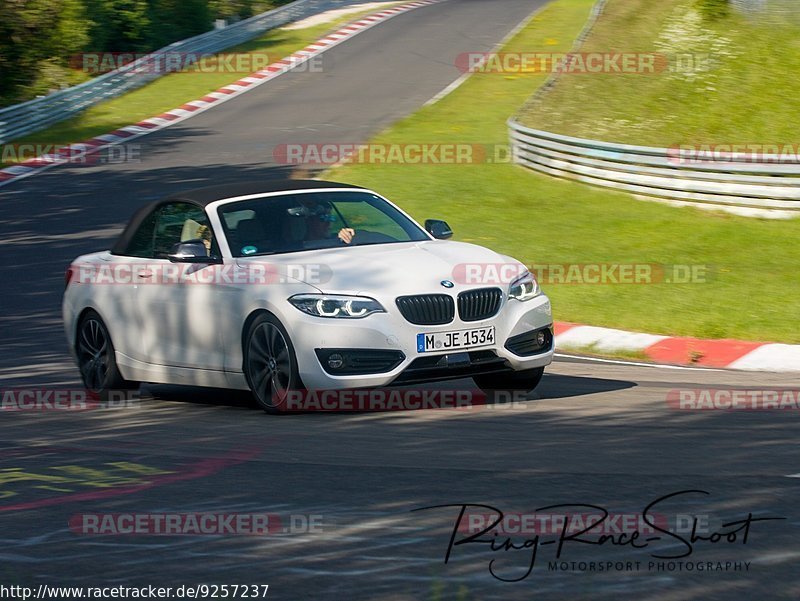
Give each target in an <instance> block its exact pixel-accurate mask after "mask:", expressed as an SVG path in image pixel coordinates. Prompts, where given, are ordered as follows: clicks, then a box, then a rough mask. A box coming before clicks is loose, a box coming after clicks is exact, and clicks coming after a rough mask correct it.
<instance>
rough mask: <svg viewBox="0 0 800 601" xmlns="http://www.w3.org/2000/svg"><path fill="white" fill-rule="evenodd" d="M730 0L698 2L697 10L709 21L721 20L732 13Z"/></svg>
mask: <svg viewBox="0 0 800 601" xmlns="http://www.w3.org/2000/svg"><path fill="white" fill-rule="evenodd" d="M730 8H731V4H730V0H697V9H698V10H699V11H700V12H701V13H702V14H703V16H704V17H706V18H707V19H721V18H723V17H727V16H728V14H729V13H730Z"/></svg>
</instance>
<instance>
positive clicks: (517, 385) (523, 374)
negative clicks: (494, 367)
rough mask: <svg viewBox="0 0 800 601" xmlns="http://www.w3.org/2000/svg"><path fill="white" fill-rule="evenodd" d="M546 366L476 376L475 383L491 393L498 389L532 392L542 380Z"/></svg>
mask: <svg viewBox="0 0 800 601" xmlns="http://www.w3.org/2000/svg"><path fill="white" fill-rule="evenodd" d="M543 375H544V367H536V368H534V369H525V370H522V371H515V372H511V373H500V374H485V375H482V376H475V377H474V378H473V379H474V380H475V384H476V385H477V386H478V388H480V389H481V390H483V391H484V392H487V393H491V392H494V391H496V390H513V391H524V392H526V393H528V392H532V391H533V390H534V389H535V388H536V387H537V386H538V385H539V382H541V380H542V376H543Z"/></svg>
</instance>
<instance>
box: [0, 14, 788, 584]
mask: <svg viewBox="0 0 800 601" xmlns="http://www.w3.org/2000/svg"><path fill="white" fill-rule="evenodd" d="M540 4H541V3H540V2H531V1H523V0H492V1H479V0H447V1H446V2H443V3H441V4H437V5H433V6H428V7H424V8H420V9H417V10H414V11H411V12H409V13H407V14H403V15H401V16H398V17H396V18H394V19H391V20H389V21H387V22H386V23H383V24H381V25H379V26H377V27H375V28H373V29H371V30H368V31H366V32H364V33H362V34H360V35H358V36H356V37H355V38H353V39H351V40H349V41H347V42H345V43H343V44H341V45H339V46H337V47H335V48H334V49H332V50H330V51H329V52H328V53H326V54H325V55H323V56H325V59H324V64H325V70H324V72H323V73H304V72H300V73H290V74H287V75H284V76H281V77H279V78H278V79H277V80H275V81H274V82H271V83H268V84H266V85H264V86H261V87H259V88H257V89H255V90H253V91H251V92H249V93H247V94H244V95H242V96H240V97H239V98H236V99H234V100H232V101H230V102H227V103H225V104H223V105H221V106H219V107H216V108H214V109H211V110H209V111H207V112H205V113H203V114H201V115H199V116H196V117H194V118H192V119H189V120H187V121H185V122H183V123H181V124H179V125H176V126H174V127H171V128H167V129H166V130H163V131H161V132H158V133H155V134H152V135H150V136H145V137H143V138H140V139H139V140H138V141H137V142H138V143H140V144H141V162H139V163H121V164H114V165H95V166H62V167H57V168H54V169H51V170H49V171H47V172H45V173H43V174H41V175H36V176H34V177H31V178H28V179H25V180H22V181H19V182H15V183H13V184H11V185H9V186H6V187H3V188H0V257H1V259H0V260H1V261H2V269H3V274H4V276H5V278H6V284H5V285H4V286H3V292H4V293H3V295H2V300H1V301H0V302H1V303H2V305H0V308H2V311H0V323H2V341H3V343H2V348H1V349H0V388H1V389H3V390H7V389H10V388H36V387H51V388H69V387H75V386H77V385H78V379H77V375H78V374H77V370H76V368H75V367H74V366H73V365H72V363H71V361H70V359H69V357H68V355H67V348H66V342H65V340H64V335H63V331H62V327H61V318H60V300H61V291H62V288H63V273H64V268H65V267H66V266H67V264H68V263H69V261H70V260H71V259H72V258H74V257H75V256H77V255H79V254H81V253H84V252H89V251H93V250H98V249H102V248H107V247H108V246H109V244H110V242H111V240H113V238H114V237H115V236H116V234H117V233H118V232H119V230H120V228H121V227H122V225H123V224H124V223H125V222H126V221H127V219H128V217H129V215H130V214H131V213H132V212H133V210H134V209H135V208H136V207H137V206H139V205H140V204H142V203H144V202H146V201H149V200H152V199H155V198H158V197H161V196H163V195H165V194H168V193H170V192H172V191H175V190H180V189H185V188H189V187H198V186H201V185H204V184H211V183H225V182H234V181H238V180H241V179H252V178H270V177H282V176H285V175H287V173H288V168H287V167H285V166H280V165H275V164H274V162H273V160H272V152H273V149H274V148H275V146H277V145H279V144H282V143H289V142H291V143H308V142H314V143H320V142H359V141H363V140H365V139H366V138H368V137H369V135H370V134H372V133H374V132H376V131H378V130H380V129H381V128H383V127H385V126H387V125H388V124H390V123H392V122H393V121H395V120H396V119H398V118H399V117H402V116H403V115H406V114H408V113H410V112H411V111H413V110H414V109H415V108H417V107H419V106H420V105H421V104H422V103H424V102H425V101H426V100H428V99H429V98H431V97H432V96H434V95H435V94H436V93H437V92H439V91H440V90H441V89H443V88H444V87H445V86H447V85H448V84H449V83H450V82H452V81H453V80H454V79H456V78H457V77H458V76H459V72H458V71H457V69H455V67H454V66H453V63H454V60H455V57H456V55H458V54H459V53H460V52H466V51H485V50H488V49H490V48H491V47H493V46H494V44H496V43H497V42H498V41H500V40H501V39H502V38H503V37H504V36H505V35H506V34H507V33H508V32H509V31H510V30H511V29H512V28H513V27H514V26H515V25H516V24H517V23H519V22H520V21H521V20H522V19H523V18H525V17H526V16H527V15H528V14H530V13H531V12H532V11H533V10H534V9H535V8H537V7H538V6H539V5H540ZM444 217H446V216H444ZM557 309H558V308H557V307H556V311H557ZM728 387H733V388H742V389H745V388H749V389H752V388H762V389H775V388H783V387H794V388H795V389H796V388H798V387H800V379H798V377H797V376H788V375H777V374H751V373H742V372H731V371H722V370H700V369H671V368H660V367H647V366H636V365H626V364H617V363H612V362H596V361H584V360H575V359H561V360H558V361H557V362H556V363H554V364H553V365H552V366H551V367H550V368H549V370H548V372H547V373H546V375H545V377H544V380H543V381H542V384H541V385H540V387H539V388H538V389H537V391H536V392H535V393H534V394H533V395H531V396H530V398H529V399H528V400H526V401H524V402H520V403H515V404H513V405H499V406H491V405H488V406H478V407H475V408H472V409H469V410H420V411H402V412H380V413H335V414H330V413H310V414H305V415H290V416H277V417H273V416H267V415H265V414H264V413H263V412H261V411H260V410H258V409H256V408H255V407H254V406H253V404H252V403H251V402H250V400H249V398H248V396H247V395H246V394H242V393H232V392H227V391H221V390H207V389H196V388H181V387H173V386H147V385H145V386H143V387H142V390H141V398H140V399H137V400H135V401H134V402H133V403H132V404H131V405H130V406H126V407H122V408H118V409H104V410H88V411H82V412H58V411H52V412H36V413H34V412H13V413H12V412H3V413H2V414H0V420H1V421H0V429H1V431H2V440H3V443H4V444H3V450H4V453H3V455H2V456H0V461H1V462H2V463H1V464H0V585H26V586H33V587H36V586H38V585H39V584H41V583H47V584H50V585H60V586H66V585H84V586H111V585H156V586H172V587H178V586H181V585H188V586H196V585H198V584H200V583H207V584H217V585H221V584H229V585H233V584H240V585H241V584H267V585H269V594H268V596H267V598H271V599H305V598H308V599H379V600H396V599H397V600H399V599H402V600H405V599H408V600H416V599H464V600H473V599H498V600H500V599H534V598H536V599H565V598H569V599H620V598H636V599H670V600H671V599H676V600H677V599H688V598H697V599H780V598H786V599H796V598H798V597H800V569H798V567H797V566H798V562H800V545H798V542H797V540H798V536H797V534H798V525H799V524H800V514H798V506H799V505H800V478H797V477H790V476H792V475H800V474H798V473H799V472H800V462H798V460H797V459H798V455H797V453H796V448H797V440H798V434H800V423H798V416H797V412H796V411H761V412H757V411H740V412H725V411H680V410H676V409H674V408H673V407H672V406H671V405H670V404H668V402H667V398H668V396H670V394H671V393H670V391H675V390H681V389H695V388H711V389H714V388H728ZM431 388H432V389H437V390H443V389H472V383H471V381H460V382H453V383H447V384H446V385H438V386H432V387H431ZM672 394H674V392H673V393H672ZM686 490H695V491H698V490H702V491H706V492H707V493H709V494H708V495H705V494H702V493H700V492H695V493H690V494H684V495H680V496H677V497H674V498H672V499H669V500H666V501H664V502H662V503H661V504H659V505H658V506H657V508H654V509H653V510H652V514H658V516H660V517H659V519H663V520H664V522H663V523H669V524H672V523H673V522H674V521H675V520H678V519H682V520H684V521H683V522H681V523H682V524H683V525H684V526H685V522H686V520H687V519H688V518H686V516H700V520H701V521H700V528H699V529H698V531H697V532H698V533H699V534H703V535H704V536H708V537H711V536H712V535H713V533H714V532H716V531H725V532H728V531H730V530H732V529H733V528H732V527H730V526H728V527H722V524H725V523H730V522H736V521H739V520H745V519H747V518H748V515H750V514H752V519H754V520H755V519H760V518H772V517H781V518H785V519H784V520H781V521H763V522H753V523H752V524H750V528H749V533H748V536H747V539H746V541H745V540H744V536H743V534H744V533H743V531H740V532H739V533H738V535H737V536H736V537H735V540H732V541H730V540H728V538H727V537H725V538H723V539H722V540H721V541H719V542H716V543H712V542H710V541H705V540H698V541H696V542H695V544H694V545H693V553H692V554H691V555H690V556H687V557H683V558H681V559H674V560H666V559H654V558H653V557H652V556H651V555H652V554H656V555H659V554H660V555H681V554H684V553H685V552H686V550H687V545H686V544H684V543H682V542H680V541H679V540H678V539H676V538H673V537H668V536H664V537H662V540H659V541H653V542H651V543H650V544H649V545H648V546H647V547H646V548H634V545H631V544H617V545H615V544H613V542H614V541H612V542H607V543H606V544H603V545H590V544H586V543H580V542H577V541H567V542H565V544H564V547H563V548H562V553H561V557H560V558H559V561H558V563H557V564H556V565H555V566H551V565H549V564H550V562H552V561H555V555H556V545H555V544H550V543H547V544H540V546H539V548H538V550H537V557H536V562H535V565H534V567H533V569H532V570H531V573H530V575H529V576H528V577H527V578H525V579H522V580H520V581H519V582H506V581H502V580H500V579H499V578H498V577H500V578H505V579H506V580H512V579H516V578H519V577H521V576H523V575H524V574H525V572H526V571H527V569H528V567H529V564H530V563H531V555H532V554H531V551H530V548H523V549H505V550H504V549H500V550H497V551H493V550H492V549H491V548H490V546H489V545H488V544H482V543H471V544H463V545H458V546H455V547H454V548H453V550H452V553H451V556H450V560H449V563H447V564H445V563H444V557H445V553H446V552H447V550H448V543H449V541H450V537H451V534H452V533H453V526H454V522H455V519H456V517H457V515H458V510H459V508H458V507H455V506H454V507H448V508H440V509H427V510H423V511H412V510H414V509H417V508H422V507H430V506H434V505H449V504H452V505H460V504H482V505H488V506H491V507H495V508H498V509H501V510H502V511H504V512H506V513H507V514H508V515H511V514H513V515H518V514H531V513H537V514H539V515H541V514H543V513H547V511H538V512H537V511H535V510H536V509H537V508H542V507H545V506H549V505H556V504H582V505H586V504H588V505H593V506H598V507H602V508H606V509H607V510H608V511H609V512H610V513H611V514H612V515H619V514H623V515H624V516H628V517H633V518H634V519H636V516H639V515H641V513H642V511H643V510H644V509H645V507H646V506H647V505H648V504H649V503H651V502H652V501H655V500H656V499H658V498H660V497H664V496H666V495H669V494H671V493H676V492H679V491H686ZM592 511H594V512H595V513H596V511H597V510H596V509H594V510H588V509H585V508H584V509H580V508H577V509H575V508H573V509H570V510H568V513H571V514H575V515H580V514H582V513H583V514H586V513H591V512H592ZM196 512H215V513H225V514H237V513H238V514H246V513H259V514H263V513H269V514H271V515H272V516H273V518H274V520H275V522H274V523H275V524H277V525H278V526H279V527H276V528H275V529H273V530H271V532H270V534H268V535H260V536H245V535H223V536H209V535H189V534H187V535H183V536H176V535H137V536H132V535H125V534H105V535H91V534H86V533H84V532H82V531H81V530H80V528H76V526H75V525H76V524H78V523H83V522H81V519H83V518H81V516H83V515H87V514H88V515H92V514H128V513H131V514H190V513H196ZM468 513H471V514H477V513H481V510H478V509H475V510H470V511H469V512H468ZM551 513H557V511H556V510H551ZM677 516H683V517H682V518H678V517H677ZM272 523H273V522H272V521H271V522H270V524H272ZM284 529H286V530H287V531H284ZM690 529H691V528H689V530H690ZM682 532H684V536H685V537H686V538H687V539H688V538H689V537H690V533H688V532H686V530H685V529H684V530H682ZM538 534H539V536H540V539H541V540H540V543H546V541H547V540H548V539H549V540H555V539H556V538H558V533H557V532H553V531H547V532H542V531H539V532H538ZM466 536H467V534H466V533H465V532H463V531H462V532H458V533H456V538H457V539H458V538H466ZM509 536H512V537H513V538H514V540H515V541H516V544H517V545H518V546H522V545H523V543H524V541H525V540H526V539H532V538H533V537H534V536H535V535H534V534H531V533H530V532H528V533H521V534H520V533H516V534H515V533H511V534H509ZM644 536H647V534H646V533H645V532H643V538H644ZM651 536H652V533H651ZM643 538H642V539H639V541H638V543H637V544H644V543H642V540H643ZM617 539H618V540H617V541H616V542H623V541H621V540H619V536H617ZM502 542H503V538H502V537H501V538H500V539H499V540H498V542H497V544H496V546H497V548H500V547H501V545H502ZM628 542H630V541H628ZM492 560H495V563H494V564H492V570H493V572H494V574H495V576H497V577H495V576H493V575H492V574H491V573H490V562H491V561H492ZM670 561H672V562H673V564H671V565H670V564H669V562H670ZM573 562H574V563H573ZM608 562H611V563H612V565H611V566H608ZM636 562H639V564H638V566H637V564H636ZM650 562H652V563H653V565H650ZM677 562H683V564H681V566H678V565H677ZM688 563H690V564H691V565H692V569H691V571H689V568H688V565H684V564H688ZM601 564H602V565H603V566H605V569H604V570H602V571H600V568H599V566H600V565H601ZM590 566H594V567H593V568H592V567H590ZM629 566H631V569H628V568H629ZM698 566H700V567H698ZM553 567H556V568H558V569H552V568H553ZM634 567H636V569H633V568H634Z"/></svg>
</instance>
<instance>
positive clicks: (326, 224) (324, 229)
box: [301, 200, 356, 244]
mask: <svg viewBox="0 0 800 601" xmlns="http://www.w3.org/2000/svg"><path fill="white" fill-rule="evenodd" d="M301 204H302V206H303V207H304V208H305V209H306V210H305V211H304V213H305V220H306V235H305V239H306V241H311V240H323V239H325V238H327V237H328V235H329V232H330V227H331V223H334V222H335V221H336V217H335V216H334V215H333V214H332V212H333V207H332V206H331V204H330V203H328V202H322V203H321V202H317V201H316V200H303V201H301ZM355 235H356V231H355V230H354V229H353V228H351V227H343V228H342V229H340V230H339V232H338V234H337V237H338V238H339V240H341V241H342V242H344V243H345V244H350V243H351V242H352V241H353V237H354V236H355Z"/></svg>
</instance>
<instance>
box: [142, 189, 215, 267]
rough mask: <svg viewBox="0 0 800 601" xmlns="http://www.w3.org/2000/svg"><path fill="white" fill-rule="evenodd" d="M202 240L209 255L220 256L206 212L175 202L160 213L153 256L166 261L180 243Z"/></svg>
mask: <svg viewBox="0 0 800 601" xmlns="http://www.w3.org/2000/svg"><path fill="white" fill-rule="evenodd" d="M188 240H202V241H203V243H204V244H205V245H206V250H207V251H208V253H209V255H211V254H218V253H217V252H216V245H215V243H214V239H213V236H212V234H211V226H210V225H209V223H208V218H207V217H206V213H205V211H203V209H201V208H200V207H198V206H197V205H193V204H191V203H187V202H173V203H169V204H166V205H164V206H162V207H161V210H160V211H159V212H158V219H157V221H156V227H155V233H154V236H153V256H154V257H155V258H157V259H165V258H166V257H167V255H168V254H169V253H170V251H171V250H172V247H173V246H175V245H176V244H177V243H178V242H186V241H188Z"/></svg>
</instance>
